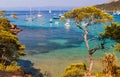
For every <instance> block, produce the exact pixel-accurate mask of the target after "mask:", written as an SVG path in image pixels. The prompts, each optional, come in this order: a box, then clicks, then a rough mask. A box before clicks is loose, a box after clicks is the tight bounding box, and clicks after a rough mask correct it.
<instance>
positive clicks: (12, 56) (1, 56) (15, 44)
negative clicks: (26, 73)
mask: <svg viewBox="0 0 120 77" xmlns="http://www.w3.org/2000/svg"><path fill="white" fill-rule="evenodd" d="M2 13H3V12H2ZM2 13H1V12H0V15H3V14H2ZM24 49H25V46H24V45H22V44H21V43H20V42H19V40H18V37H17V35H14V34H12V33H11V24H10V22H9V21H8V20H7V19H6V18H0V70H1V71H10V72H14V71H17V70H19V69H21V68H20V66H18V65H17V62H16V60H17V59H18V58H19V57H20V56H24V55H26V53H25V51H24Z"/></svg>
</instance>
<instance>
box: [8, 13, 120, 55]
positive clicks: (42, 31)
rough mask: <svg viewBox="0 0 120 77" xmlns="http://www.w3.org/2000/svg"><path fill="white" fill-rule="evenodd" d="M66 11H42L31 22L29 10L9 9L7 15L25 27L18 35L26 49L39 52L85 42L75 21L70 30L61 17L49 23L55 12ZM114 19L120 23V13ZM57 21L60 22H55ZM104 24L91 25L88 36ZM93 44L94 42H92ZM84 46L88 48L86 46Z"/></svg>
mask: <svg viewBox="0 0 120 77" xmlns="http://www.w3.org/2000/svg"><path fill="white" fill-rule="evenodd" d="M64 12H66V11H52V13H51V14H50V13H49V12H48V11H40V14H42V17H39V18H35V19H34V20H33V21H30V22H29V21H26V20H25V18H26V15H27V16H29V14H30V12H29V11H8V12H7V14H6V17H7V18H9V20H10V21H11V22H12V23H14V24H16V25H17V26H18V27H19V28H21V29H23V31H22V32H21V33H19V34H18V36H19V40H20V41H21V43H22V44H25V45H26V51H27V52H28V53H29V54H39V53H50V52H52V51H55V50H60V49H69V48H78V47H81V46H82V45H83V44H84V41H83V37H82V33H81V31H80V30H79V29H78V28H77V27H76V26H75V25H74V23H73V22H71V24H70V25H71V26H70V29H69V30H68V29H66V27H65V25H64V24H65V22H61V21H60V20H59V19H53V23H49V19H50V18H52V17H53V15H54V14H57V15H58V14H59V13H62V14H63V13H64ZM11 13H15V14H17V16H18V19H13V18H10V14H11ZM38 13H39V11H32V12H31V14H32V16H36V15H37V14H38ZM114 21H115V22H118V23H120V15H118V16H114ZM55 22H59V24H55ZM102 25H103V24H99V25H95V26H94V27H91V28H90V29H91V34H90V35H89V37H88V38H93V37H96V35H97V34H98V31H103V26H102ZM98 26H99V27H98ZM95 42H96V41H95ZM95 42H94V43H95ZM92 45H94V44H93V43H92V44H91V46H92ZM83 48H85V49H86V47H85V46H84V47H83ZM73 52H74V50H73Z"/></svg>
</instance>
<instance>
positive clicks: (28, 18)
mask: <svg viewBox="0 0 120 77" xmlns="http://www.w3.org/2000/svg"><path fill="white" fill-rule="evenodd" d="M25 20H26V21H33V18H32V13H31V8H30V14H29V16H28V15H26V18H25Z"/></svg>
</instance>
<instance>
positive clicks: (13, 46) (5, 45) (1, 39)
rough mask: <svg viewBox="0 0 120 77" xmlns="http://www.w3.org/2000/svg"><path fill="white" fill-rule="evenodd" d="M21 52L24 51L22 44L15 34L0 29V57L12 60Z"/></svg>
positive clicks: (21, 53)
mask: <svg viewBox="0 0 120 77" xmlns="http://www.w3.org/2000/svg"><path fill="white" fill-rule="evenodd" d="M20 51H21V52H20ZM23 53H25V52H24V46H23V45H21V44H20V42H19V41H18V38H17V36H16V35H13V34H11V33H10V32H7V31H3V30H0V57H4V58H6V59H12V60H13V59H16V58H17V57H19V56H21V55H23Z"/></svg>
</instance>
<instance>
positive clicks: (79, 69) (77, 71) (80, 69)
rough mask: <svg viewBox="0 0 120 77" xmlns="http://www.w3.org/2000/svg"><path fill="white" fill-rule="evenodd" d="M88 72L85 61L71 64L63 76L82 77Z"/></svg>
mask: <svg viewBox="0 0 120 77" xmlns="http://www.w3.org/2000/svg"><path fill="white" fill-rule="evenodd" d="M85 72H87V67H86V65H85V64H84V63H77V64H71V65H69V66H68V67H67V68H66V69H65V73H64V74H63V76H62V77H82V76H83V75H84V74H85Z"/></svg>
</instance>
